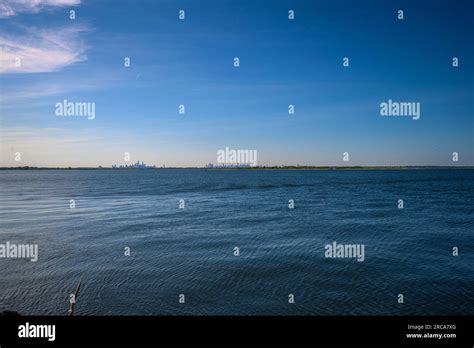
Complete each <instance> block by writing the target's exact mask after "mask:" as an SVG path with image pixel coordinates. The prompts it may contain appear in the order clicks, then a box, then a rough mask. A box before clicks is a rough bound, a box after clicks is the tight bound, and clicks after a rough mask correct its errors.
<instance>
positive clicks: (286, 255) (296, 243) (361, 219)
mask: <svg viewBox="0 0 474 348" xmlns="http://www.w3.org/2000/svg"><path fill="white" fill-rule="evenodd" d="M473 179H474V171H472V170H419V171H414V170H413V171H411V170H410V171H408V170H407V171H245V170H242V171H212V170H211V171H209V170H197V169H196V170H192V169H189V170H185V169H182V170H172V169H167V170H44V171H37V170H29V171H19V170H18V171H5V170H4V171H0V190H1V191H0V243H1V244H4V243H6V242H7V241H9V242H11V243H36V244H38V245H39V260H38V262H36V263H35V262H30V261H28V260H24V259H23V260H22V259H5V258H3V259H0V311H2V310H15V311H18V312H20V313H22V314H59V315H62V314H65V313H66V310H67V300H68V295H69V293H70V292H71V290H72V289H73V288H74V285H75V284H76V283H77V281H79V280H81V282H82V287H81V290H80V293H79V296H78V302H77V305H76V313H77V314H83V315H93V314H105V315H109V314H110V315H112V314H118V315H126V314H131V315H136V314H140V315H152V314H198V315H199V314H217V315H221V314H291V315H295V314H296V315H297V314H317V315H318V314H321V315H323V314H326V315H328V314H329V315H332V314H334V315H336V314H474V205H473V198H474V184H473ZM71 199H74V200H75V201H76V208H75V209H70V208H69V201H70V200H71ZM180 199H184V200H185V204H186V206H185V208H184V209H179V207H178V203H179V202H178V201H179V200H180ZM290 199H293V200H294V201H295V209H293V210H290V209H288V200H290ZM399 199H403V200H404V206H405V207H404V209H398V208H397V201H398V200H399ZM333 241H336V242H338V243H354V244H364V245H365V261H364V262H357V261H356V260H355V259H328V258H325V257H324V246H325V245H326V244H329V243H332V242H333ZM453 246H457V247H458V248H459V256H457V257H455V256H453V255H452V248H453ZM125 247H130V249H131V255H130V256H129V257H126V256H124V248H125ZM234 247H239V248H240V253H241V254H240V256H238V257H236V256H234V254H233V252H234ZM290 293H291V294H294V296H295V303H294V304H289V303H288V294H290ZM179 294H185V296H186V303H185V304H180V303H179V302H178V295H179ZM398 294H403V295H404V300H405V303H404V304H398V303H397V295H398Z"/></svg>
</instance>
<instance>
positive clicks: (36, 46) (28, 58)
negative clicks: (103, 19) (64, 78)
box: [0, 26, 89, 74]
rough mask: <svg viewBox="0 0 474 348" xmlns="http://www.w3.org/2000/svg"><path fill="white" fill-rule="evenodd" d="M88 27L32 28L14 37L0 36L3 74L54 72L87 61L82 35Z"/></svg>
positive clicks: (0, 59)
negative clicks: (80, 36)
mask: <svg viewBox="0 0 474 348" xmlns="http://www.w3.org/2000/svg"><path fill="white" fill-rule="evenodd" d="M88 30H89V29H88V28H87V27H85V26H73V27H66V28H55V29H48V30H44V29H43V30H41V29H40V30H38V29H33V28H31V29H28V30H27V33H26V35H22V36H17V37H15V38H10V37H6V36H0V53H1V54H0V74H12V73H13V74H14V73H44V72H54V71H58V70H60V69H62V68H64V67H66V66H68V65H71V64H74V63H77V62H82V61H85V60H87V56H86V55H85V51H86V48H87V47H86V45H85V44H84V43H83V42H81V41H80V40H79V35H80V34H81V33H84V32H87V31H88Z"/></svg>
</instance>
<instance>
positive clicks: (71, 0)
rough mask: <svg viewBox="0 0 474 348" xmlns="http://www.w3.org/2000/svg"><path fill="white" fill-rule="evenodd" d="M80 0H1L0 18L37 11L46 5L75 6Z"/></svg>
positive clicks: (46, 6)
mask: <svg viewBox="0 0 474 348" xmlns="http://www.w3.org/2000/svg"><path fill="white" fill-rule="evenodd" d="M80 3H81V0H1V1H0V18H6V17H11V16H15V15H17V14H20V13H38V12H40V11H41V10H43V9H46V8H48V7H65V6H77V5H79V4H80Z"/></svg>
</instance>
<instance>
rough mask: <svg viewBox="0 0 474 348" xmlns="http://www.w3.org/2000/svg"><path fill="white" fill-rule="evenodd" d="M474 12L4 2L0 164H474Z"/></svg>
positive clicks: (467, 4)
mask: <svg viewBox="0 0 474 348" xmlns="http://www.w3.org/2000/svg"><path fill="white" fill-rule="evenodd" d="M455 3H457V4H459V6H453V4H455ZM400 9H401V10H403V19H402V20H400V19H399V18H398V16H399V15H398V11H399V10H400ZM180 10H184V11H185V12H184V13H185V16H184V18H181V19H180V17H179V13H180V12H179V11H180ZM290 10H293V11H294V19H290V18H289V11H290ZM71 11H74V12H71ZM72 14H74V16H72ZM473 15H474V3H473V2H472V1H467V0H466V1H462V0H461V1H454V2H453V1H448V0H439V1H428V0H421V1H416V2H406V1H401V2H399V3H393V2H391V1H375V0H357V1H351V2H349V1H344V0H334V1H289V0H288V1H287V0H283V1H278V2H276V1H249V0H242V1H219V2H216V1H207V0H206V1H204V0H203V1H180V2H179V3H176V2H173V1H153V0H137V1H136V2H133V3H131V2H129V1H125V0H118V1H111V0H104V1H81V0H61V1H59V0H49V1H35V2H6V3H5V4H4V5H2V6H0V24H1V25H0V49H1V51H2V52H1V53H2V54H1V57H0V129H1V131H0V166H1V167H23V166H36V167H98V166H103V167H112V165H118V166H120V165H126V164H131V163H135V162H136V161H137V160H140V161H144V162H145V163H150V165H156V166H161V165H163V164H166V166H169V167H203V166H205V165H206V164H209V163H212V164H217V157H218V155H217V153H218V151H219V150H220V149H224V148H226V147H229V148H233V149H252V150H255V151H257V152H258V165H266V166H281V165H286V166H291V165H302V166H305V165H308V166H410V165H411V166H423V165H434V166H437V165H438V166H452V165H456V166H472V165H474V74H473V62H474V57H473V53H474V48H473V45H472V38H473V34H474V28H473V26H472V24H471V22H472V16H473ZM72 17H74V18H73V19H71V18H72ZM236 58H238V60H237V61H238V64H237V65H238V66H236ZM455 58H456V59H455ZM455 62H456V63H455ZM407 116H408V117H407ZM125 153H129V154H130V160H129V161H124V154H125ZM344 153H348V155H349V156H348V157H349V160H348V161H345V160H344ZM454 153H456V155H457V157H456V158H457V161H453V158H454ZM18 158H20V160H18Z"/></svg>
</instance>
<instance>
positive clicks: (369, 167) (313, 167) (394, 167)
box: [0, 166, 474, 171]
mask: <svg viewBox="0 0 474 348" xmlns="http://www.w3.org/2000/svg"><path fill="white" fill-rule="evenodd" d="M170 169H200V170H210V171H220V170H240V171H242V170H243V171H254V170H320V171H332V170H440V169H444V170H460V169H469V170H472V169H474V166H321V167H318V166H282V167H270V166H269V167H243V168H232V167H229V168H205V167H167V168H111V167H56V168H55V167H29V166H25V167H0V170H114V171H123V170H132V171H133V170H170Z"/></svg>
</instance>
